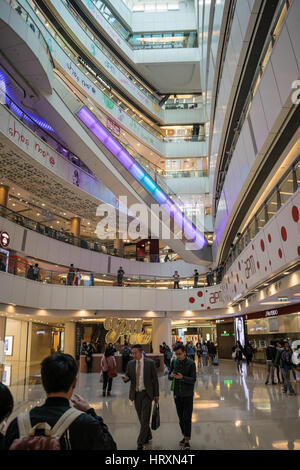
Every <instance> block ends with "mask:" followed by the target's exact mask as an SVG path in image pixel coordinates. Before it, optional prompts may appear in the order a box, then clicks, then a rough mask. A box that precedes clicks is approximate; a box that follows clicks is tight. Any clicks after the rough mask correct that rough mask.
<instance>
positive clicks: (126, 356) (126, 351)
mask: <svg viewBox="0 0 300 470" xmlns="http://www.w3.org/2000/svg"><path fill="white" fill-rule="evenodd" d="M121 354H122V371H123V372H126V369H127V364H128V362H129V361H130V355H131V349H130V347H129V346H128V343H127V342H126V341H125V343H124V346H123V348H122V349H121Z"/></svg>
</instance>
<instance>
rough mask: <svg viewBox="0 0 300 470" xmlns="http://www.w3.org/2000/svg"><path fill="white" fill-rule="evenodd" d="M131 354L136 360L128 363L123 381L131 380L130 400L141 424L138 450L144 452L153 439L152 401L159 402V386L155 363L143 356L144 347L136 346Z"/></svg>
mask: <svg viewBox="0 0 300 470" xmlns="http://www.w3.org/2000/svg"><path fill="white" fill-rule="evenodd" d="M131 353H132V356H133V358H134V359H133V360H132V361H129V362H128V365H127V370H126V375H125V376H123V377H122V379H123V381H124V382H128V381H129V380H130V382H131V383H130V391H129V399H130V400H131V401H134V405H135V409H136V412H137V415H138V417H139V421H140V424H141V430H140V434H139V436H138V440H137V444H138V447H137V450H143V449H144V444H148V442H149V440H151V439H152V434H151V430H150V426H149V422H150V416H151V408H152V401H153V400H155V401H156V402H158V401H159V385H158V377H157V372H156V369H155V365H154V362H153V361H152V359H147V358H146V357H144V356H143V348H142V346H141V345H140V344H136V345H134V346H133V347H132V349H131Z"/></svg>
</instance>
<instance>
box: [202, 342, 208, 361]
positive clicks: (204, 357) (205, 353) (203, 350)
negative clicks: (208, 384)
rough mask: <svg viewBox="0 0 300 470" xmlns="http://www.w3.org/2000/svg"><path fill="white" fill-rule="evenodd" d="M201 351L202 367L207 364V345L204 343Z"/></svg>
mask: <svg viewBox="0 0 300 470" xmlns="http://www.w3.org/2000/svg"><path fill="white" fill-rule="evenodd" d="M201 352H202V367H206V366H207V365H208V347H207V344H206V343H203V344H202V346H201Z"/></svg>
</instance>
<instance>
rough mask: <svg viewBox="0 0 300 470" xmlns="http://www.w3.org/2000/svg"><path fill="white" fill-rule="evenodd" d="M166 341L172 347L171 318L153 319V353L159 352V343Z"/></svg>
mask: <svg viewBox="0 0 300 470" xmlns="http://www.w3.org/2000/svg"><path fill="white" fill-rule="evenodd" d="M163 342H165V343H166V344H167V345H168V346H169V347H170V348H172V324H171V318H153V319H152V348H153V353H154V354H157V353H159V345H160V344H162V343H163Z"/></svg>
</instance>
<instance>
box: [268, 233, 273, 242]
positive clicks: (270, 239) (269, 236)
mask: <svg viewBox="0 0 300 470" xmlns="http://www.w3.org/2000/svg"><path fill="white" fill-rule="evenodd" d="M268 240H269V243H271V242H272V237H271V235H270V234H269V235H268Z"/></svg>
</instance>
